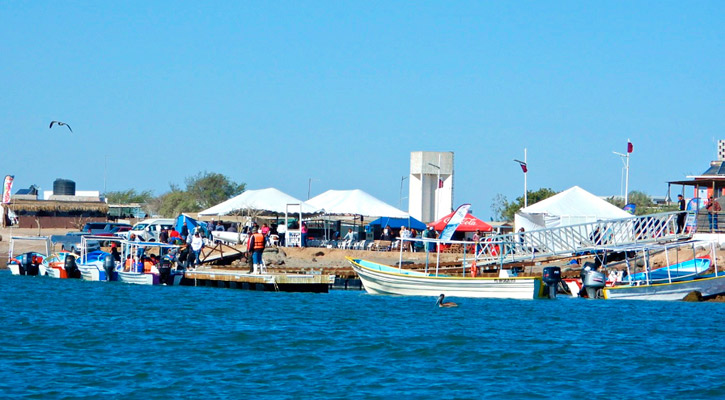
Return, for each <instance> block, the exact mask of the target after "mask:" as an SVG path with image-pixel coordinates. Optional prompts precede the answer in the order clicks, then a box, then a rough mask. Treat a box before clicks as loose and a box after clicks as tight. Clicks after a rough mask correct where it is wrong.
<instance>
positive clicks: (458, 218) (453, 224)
mask: <svg viewBox="0 0 725 400" xmlns="http://www.w3.org/2000/svg"><path fill="white" fill-rule="evenodd" d="M469 208H471V205H470V204H463V205H461V206H460V207H458V209H457V210H456V212H455V213H453V216H452V217H451V220H450V221H448V224H446V227H445V228H443V232H441V236H440V240H442V241H444V242H445V241H448V240H451V238H452V237H453V232H455V231H456V229H458V225H460V224H461V222H463V218H466V215H467V214H468V209H469Z"/></svg>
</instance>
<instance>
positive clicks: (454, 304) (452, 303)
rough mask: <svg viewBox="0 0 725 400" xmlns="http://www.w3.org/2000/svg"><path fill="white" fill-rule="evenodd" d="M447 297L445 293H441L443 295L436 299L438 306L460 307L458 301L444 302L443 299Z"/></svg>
mask: <svg viewBox="0 0 725 400" xmlns="http://www.w3.org/2000/svg"><path fill="white" fill-rule="evenodd" d="M445 297H446V295H445V294H441V295H440V297H438V301H436V305H437V306H438V307H447V308H448V307H458V304H456V303H454V302H452V301H449V302H447V303H444V302H443V299H444V298H445Z"/></svg>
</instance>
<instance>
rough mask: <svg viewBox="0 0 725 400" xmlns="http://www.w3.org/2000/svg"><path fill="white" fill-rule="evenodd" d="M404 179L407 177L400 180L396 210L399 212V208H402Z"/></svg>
mask: <svg viewBox="0 0 725 400" xmlns="http://www.w3.org/2000/svg"><path fill="white" fill-rule="evenodd" d="M406 179H408V177H407V176H404V177H402V178H400V198H399V199H398V208H400V209H401V210H402V208H401V207H403V182H405V180H406Z"/></svg>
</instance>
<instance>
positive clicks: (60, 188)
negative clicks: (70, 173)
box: [53, 178, 76, 196]
mask: <svg viewBox="0 0 725 400" xmlns="http://www.w3.org/2000/svg"><path fill="white" fill-rule="evenodd" d="M53 194H54V195H56V196H75V195H76V183H75V182H73V181H72V180H70V179H60V178H58V179H56V180H55V182H53Z"/></svg>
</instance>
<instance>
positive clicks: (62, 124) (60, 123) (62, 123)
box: [48, 121, 73, 133]
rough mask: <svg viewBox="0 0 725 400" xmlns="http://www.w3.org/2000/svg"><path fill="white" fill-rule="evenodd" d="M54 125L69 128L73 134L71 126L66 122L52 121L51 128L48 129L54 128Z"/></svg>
mask: <svg viewBox="0 0 725 400" xmlns="http://www.w3.org/2000/svg"><path fill="white" fill-rule="evenodd" d="M53 124H56V125H58V126H67V127H68V129H69V130H70V131H71V133H72V132H73V129H70V125H68V124H66V123H65V122H60V121H50V126H49V127H48V128H52V127H53Z"/></svg>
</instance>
